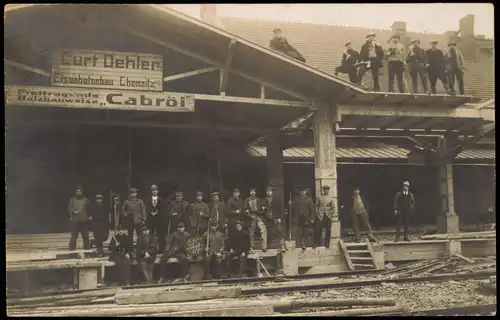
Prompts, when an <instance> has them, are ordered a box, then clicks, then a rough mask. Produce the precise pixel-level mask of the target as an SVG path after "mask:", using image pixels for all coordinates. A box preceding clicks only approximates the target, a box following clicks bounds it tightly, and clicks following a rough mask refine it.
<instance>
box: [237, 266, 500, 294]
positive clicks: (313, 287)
mask: <svg viewBox="0 0 500 320" xmlns="http://www.w3.org/2000/svg"><path fill="white" fill-rule="evenodd" d="M492 275H496V270H491V271H486V272H482V271H480V272H474V273H466V274H445V275H436V276H425V277H408V278H395V279H372V280H362V281H350V282H338V283H319V284H318V283H316V284H309V285H307V284H302V285H290V286H276V287H265V288H248V289H243V290H241V294H242V296H254V295H260V294H286V293H290V292H309V291H322V290H328V289H351V288H362V287H366V286H378V285H381V284H382V283H395V284H403V283H416V282H426V281H429V282H440V281H447V280H471V279H477V280H480V279H488V278H489V277H490V276H492Z"/></svg>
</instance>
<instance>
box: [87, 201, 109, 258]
mask: <svg viewBox="0 0 500 320" xmlns="http://www.w3.org/2000/svg"><path fill="white" fill-rule="evenodd" d="M103 200H104V197H103V196H102V195H100V194H98V195H96V196H95V201H96V202H95V203H94V204H93V205H92V206H91V210H90V212H91V214H92V215H91V217H90V218H91V220H92V231H93V233H94V239H93V240H92V242H93V243H94V244H95V246H96V248H97V253H98V255H99V256H100V257H102V256H103V255H104V248H103V243H104V242H105V241H106V240H108V237H109V212H108V208H106V206H105V205H104V202H103Z"/></svg>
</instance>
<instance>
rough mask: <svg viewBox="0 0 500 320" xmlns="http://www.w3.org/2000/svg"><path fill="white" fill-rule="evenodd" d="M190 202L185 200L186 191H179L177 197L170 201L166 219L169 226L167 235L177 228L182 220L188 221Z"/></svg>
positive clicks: (183, 221) (185, 222)
mask: <svg viewBox="0 0 500 320" xmlns="http://www.w3.org/2000/svg"><path fill="white" fill-rule="evenodd" d="M189 214H190V212H189V203H188V202H187V201H186V200H184V193H182V192H181V191H177V192H176V193H175V199H174V200H172V201H170V202H169V203H168V206H167V215H166V216H167V219H166V221H165V224H166V228H168V230H167V232H166V235H167V236H168V235H170V234H172V232H174V231H175V230H176V229H177V224H178V223H179V222H182V223H184V224H187V223H188V220H189Z"/></svg>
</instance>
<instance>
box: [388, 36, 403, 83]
mask: <svg viewBox="0 0 500 320" xmlns="http://www.w3.org/2000/svg"><path fill="white" fill-rule="evenodd" d="M391 40H392V43H390V44H389V47H388V48H387V60H388V62H387V71H388V72H389V92H394V77H396V79H397V82H398V89H399V92H400V93H404V92H405V88H404V85H403V72H404V69H405V58H404V47H403V45H402V44H401V43H400V42H399V35H397V34H396V35H393V36H392V37H391Z"/></svg>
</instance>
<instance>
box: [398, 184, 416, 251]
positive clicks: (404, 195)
mask: <svg viewBox="0 0 500 320" xmlns="http://www.w3.org/2000/svg"><path fill="white" fill-rule="evenodd" d="M414 212H415V197H414V196H413V193H411V192H410V183H409V182H408V181H405V182H403V190H402V191H398V192H397V193H396V197H394V215H395V216H396V242H398V241H399V235H400V228H401V223H403V236H404V240H405V241H410V238H409V237H408V236H409V235H408V227H409V225H410V218H411V217H412V216H413V214H414Z"/></svg>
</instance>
